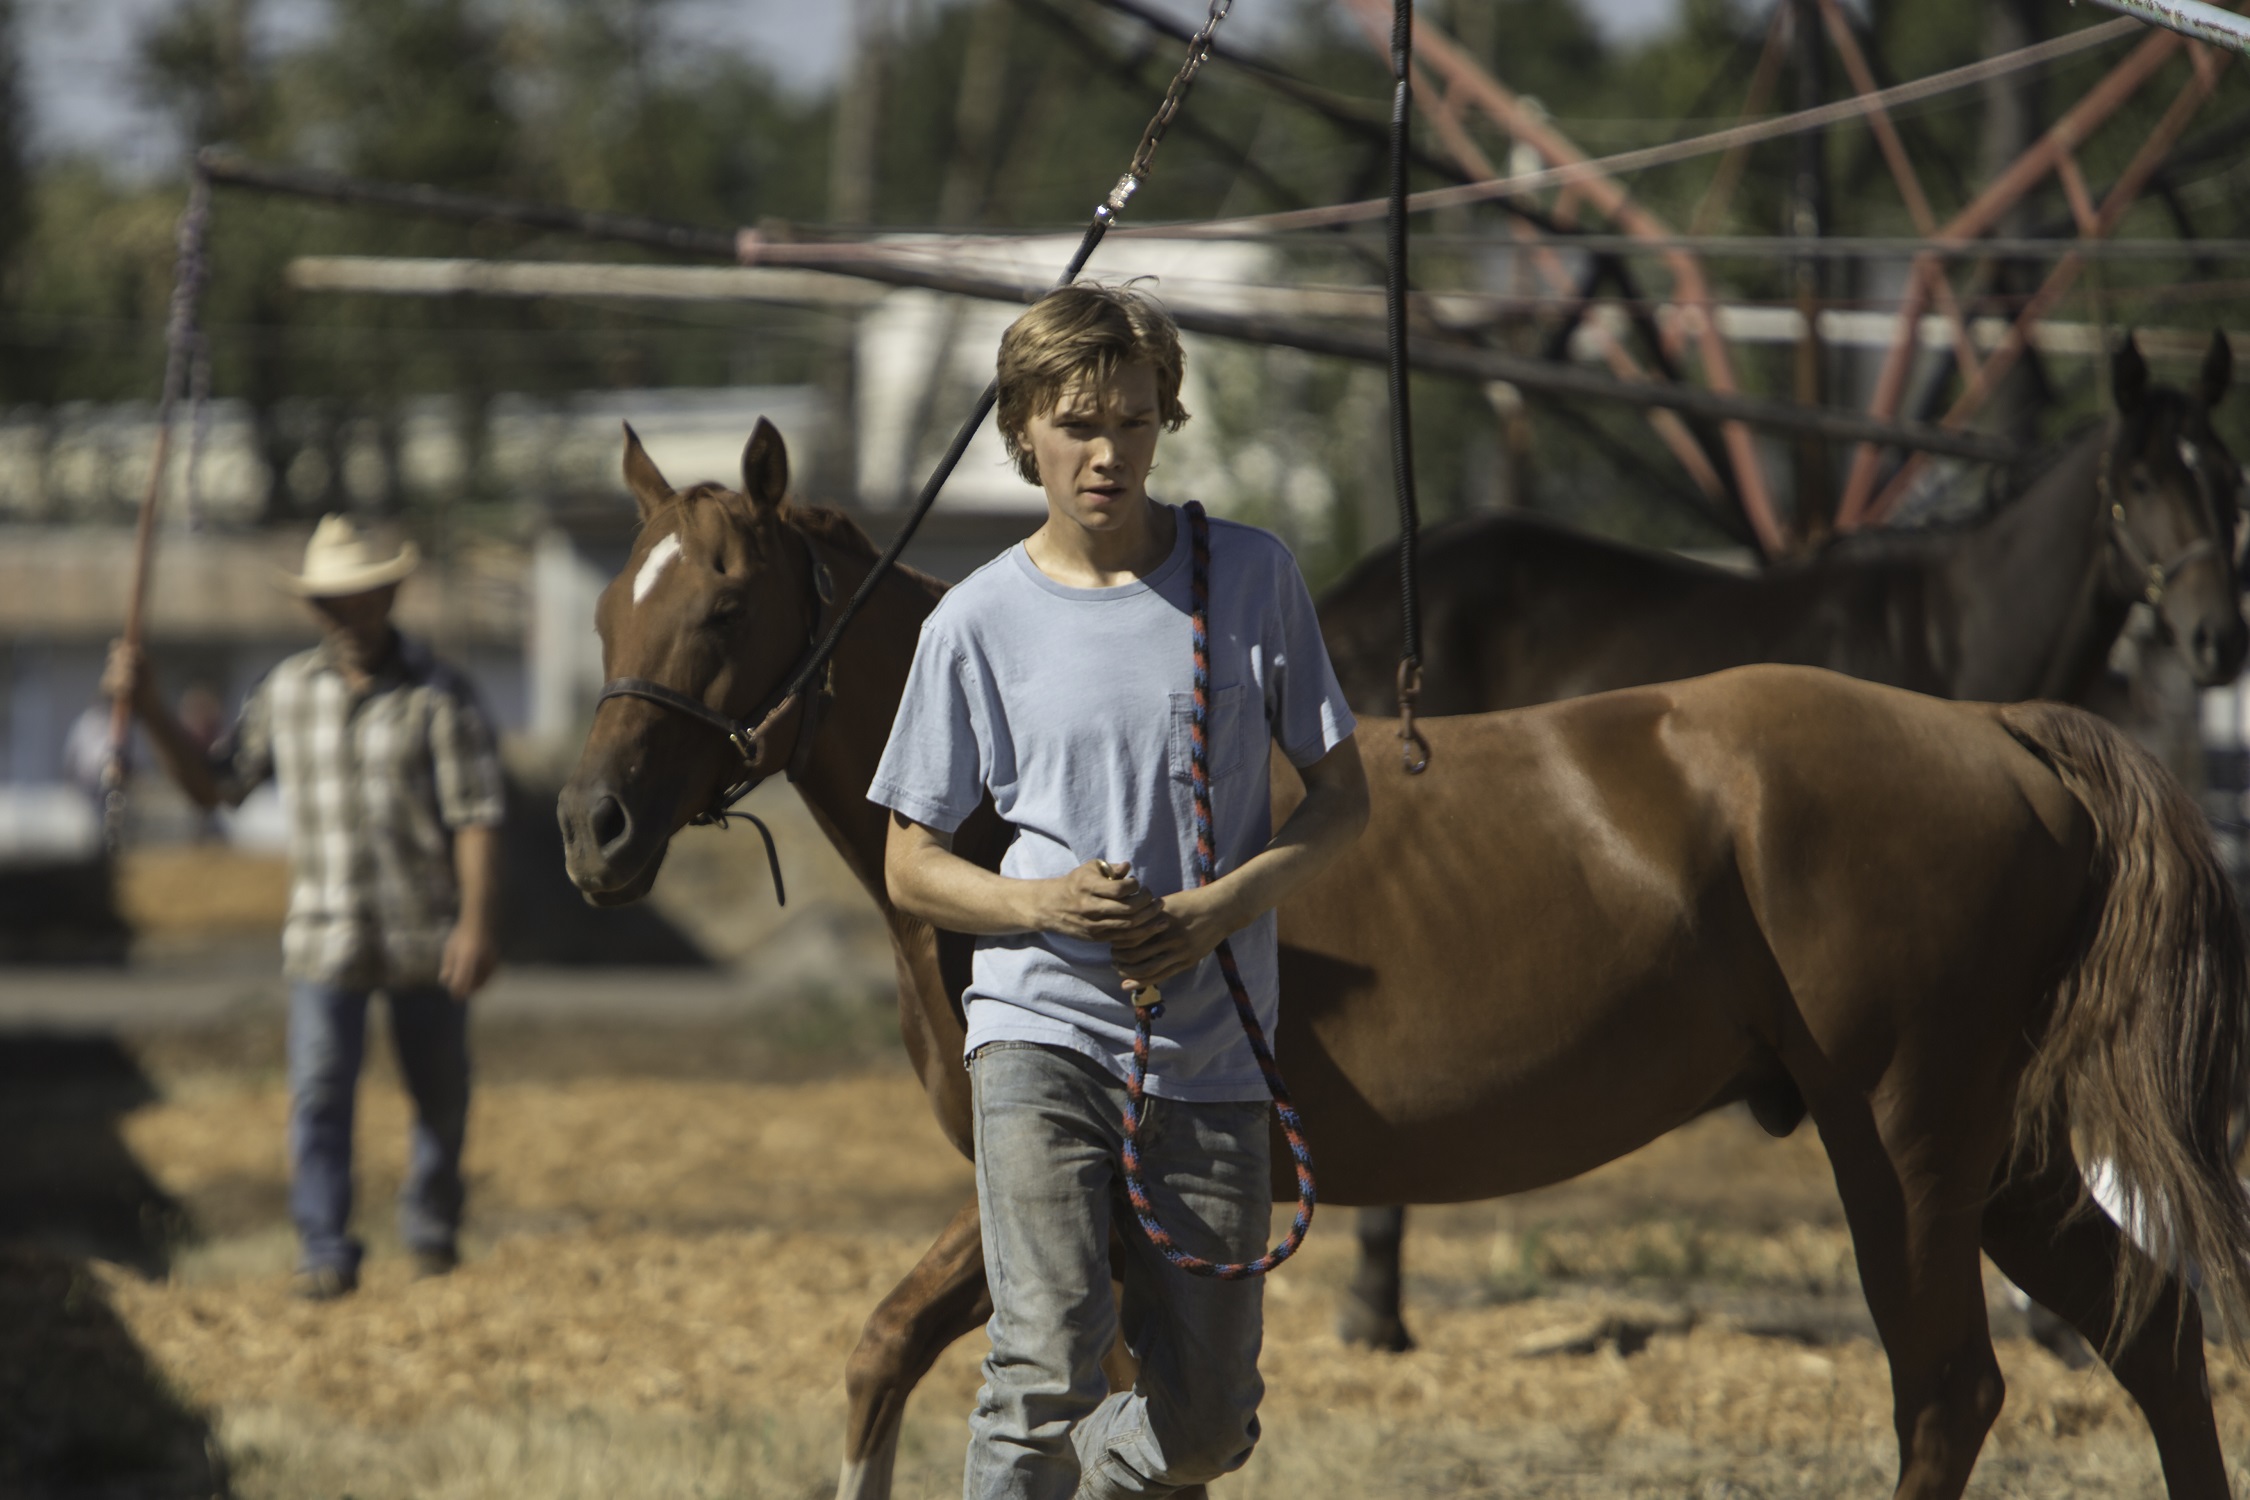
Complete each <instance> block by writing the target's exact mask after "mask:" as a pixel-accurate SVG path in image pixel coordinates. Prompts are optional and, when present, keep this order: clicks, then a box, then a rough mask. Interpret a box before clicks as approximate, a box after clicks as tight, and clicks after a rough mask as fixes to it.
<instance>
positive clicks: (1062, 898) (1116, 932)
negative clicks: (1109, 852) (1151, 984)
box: [1033, 859, 1164, 944]
mask: <svg viewBox="0 0 2250 1500" xmlns="http://www.w3.org/2000/svg"><path fill="white" fill-rule="evenodd" d="M1163 915H1164V908H1163V907H1162V906H1161V905H1160V904H1159V903H1158V902H1157V899H1156V898H1155V897H1154V896H1151V895H1150V894H1149V893H1148V892H1147V891H1144V890H1142V889H1141V883H1140V882H1139V881H1137V880H1135V879H1133V878H1132V875H1131V869H1130V866H1127V865H1125V864H1114V865H1112V864H1107V863H1104V862H1103V861H1101V860H1098V859H1090V860H1088V861H1086V863H1084V864H1082V865H1080V866H1079V867H1078V868H1077V869H1075V870H1073V871H1071V872H1070V873H1069V874H1068V875H1063V876H1059V877H1057V878H1056V879H1053V880H1043V881H1040V882H1039V883H1038V886H1037V897H1036V901H1035V904H1034V911H1033V925H1034V926H1036V927H1037V928H1038V930H1039V931H1041V932H1053V933H1058V934H1060V935H1061V936H1063V937H1068V938H1077V939H1079V940H1080V941H1082V942H1089V943H1110V944H1116V943H1119V942H1135V941H1139V940H1140V938H1141V936H1142V934H1144V933H1145V932H1147V931H1148V929H1149V928H1150V926H1151V925H1152V924H1154V923H1156V922H1159V921H1161V920H1162V919H1163Z"/></svg>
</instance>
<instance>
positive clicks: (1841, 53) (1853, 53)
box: [1820, 0, 1977, 370]
mask: <svg viewBox="0 0 2250 1500" xmlns="http://www.w3.org/2000/svg"><path fill="white" fill-rule="evenodd" d="M1820 17H1821V20H1822V22H1823V23H1824V24H1825V25H1826V27H1827V30H1828V38H1829V40H1830V41H1831V42H1832V43H1833V44H1834V45H1835V48H1836V55H1837V56H1838V57H1839V58H1841V59H1842V60H1843V64H1844V72H1845V74H1846V75H1847V76H1849V77H1850V79H1851V81H1852V88H1853V90H1854V91H1855V92H1857V93H1858V95H1859V96H1860V97H1861V98H1862V99H1873V98H1874V97H1875V96H1876V95H1877V94H1880V93H1881V92H1882V86H1881V85H1880V84H1878V83H1877V82H1876V81H1875V70H1874V69H1873V68H1871V67H1869V66H1868V65H1867V56H1866V54H1865V53H1863V52H1862V51H1861V50H1860V46H1859V38H1858V37H1857V36H1855V35H1853V34H1852V23H1851V19H1850V18H1849V17H1848V16H1846V15H1845V14H1844V8H1843V6H1842V5H1840V4H1838V3H1837V0H1820ZM1867 124H1868V128H1869V129H1871V130H1872V131H1874V133H1875V141H1876V144H1877V145H1878V146H1880V147H1881V148H1882V152H1883V160H1884V162H1885V164H1887V165H1888V166H1889V167H1890V169H1891V178H1892V180H1893V181H1894V182H1896V183H1897V184H1898V195H1899V198H1900V199H1901V201H1903V202H1904V203H1905V204H1906V212H1907V216H1908V217H1909V218H1911V219H1913V221H1914V228H1915V230H1916V231H1917V232H1918V233H1920V234H1922V235H1924V236H1928V235H1931V234H1934V233H1936V232H1937V227H1938V226H1937V214H1936V212H1935V211H1933V210H1932V209H1931V207H1930V199H1929V195H1928V194H1927V193H1925V192H1923V191H1922V177H1921V174H1920V173H1918V172H1916V171H1915V170H1914V162H1913V159H1912V158H1911V157H1909V156H1908V155H1907V154H1906V142H1905V141H1903V140H1901V139H1900V138H1899V133H1898V127H1897V126H1895V125H1893V124H1892V123H1891V115H1890V111H1889V110H1887V109H1884V108H1883V107H1882V106H1881V105H1880V104H1876V105H1874V106H1873V107H1872V109H1871V110H1870V112H1869V114H1868V116H1867ZM1937 297H1938V311H1940V312H1942V313H1944V314H1945V317H1946V321H1947V322H1948V323H1949V324H1951V325H1952V329H1953V351H1954V353H1955V355H1956V356H1957V357H1958V358H1959V359H1960V361H1961V368H1962V369H1964V370H1971V369H1974V368H1976V365H1977V357H1976V346H1975V345H1974V344H1972V343H1970V342H1969V320H1968V316H1967V314H1966V313H1965V312H1964V311H1963V310H1962V307H1961V300H1960V298H1958V297H1956V296H1954V294H1953V283H1952V282H1951V281H1948V280H1947V279H1946V278H1944V277H1942V276H1941V277H1939V278H1938V281H1937Z"/></svg>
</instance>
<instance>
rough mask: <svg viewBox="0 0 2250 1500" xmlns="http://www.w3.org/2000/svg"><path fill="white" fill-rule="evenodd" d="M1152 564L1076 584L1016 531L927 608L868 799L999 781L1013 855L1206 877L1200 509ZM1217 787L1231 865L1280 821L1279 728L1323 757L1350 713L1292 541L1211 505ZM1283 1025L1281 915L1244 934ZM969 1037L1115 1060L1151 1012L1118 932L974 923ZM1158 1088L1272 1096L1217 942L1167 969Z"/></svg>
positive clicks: (1307, 754) (1249, 982)
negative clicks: (1197, 671)
mask: <svg viewBox="0 0 2250 1500" xmlns="http://www.w3.org/2000/svg"><path fill="white" fill-rule="evenodd" d="M1173 516H1174V520H1175V522H1176V525H1175V527H1174V531H1175V536H1174V540H1173V545H1172V552H1171V555H1170V556H1169V557H1167V558H1166V559H1165V561H1164V563H1163V564H1162V565H1161V566H1160V567H1158V568H1157V569H1156V570H1155V571H1154V572H1152V573H1150V574H1149V575H1148V576H1147V577H1145V578H1142V579H1139V580H1137V581H1136V582H1133V583H1127V584H1121V585H1119V586H1117V587H1115V588H1103V589H1082V588H1070V587H1068V586H1066V585H1064V584H1060V583H1057V582H1055V581H1054V580H1053V579H1051V578H1049V577H1048V576H1047V575H1046V574H1044V573H1042V572H1040V571H1039V569H1038V567H1037V565H1035V564H1034V563H1033V562H1032V561H1031V558H1030V556H1029V555H1028V554H1027V553H1026V552H1025V551H1024V549H1023V547H1022V546H1021V545H1020V544H1019V545H1017V546H1015V547H1011V548H1010V549H1009V550H1008V551H1007V552H1005V553H1003V554H1002V555H1001V556H999V557H997V558H995V559H994V560H993V561H991V562H989V563H987V564H985V565H984V566H983V567H982V568H980V569H978V570H977V571H976V572H975V573H974V574H972V575H970V576H969V577H968V578H966V579H964V580H963V581H962V582H961V583H960V584H958V585H956V586H955V587H954V588H953V589H952V590H951V591H950V592H948V593H947V594H946V596H945V597H944V599H942V600H941V601H939V603H938V607H937V608H936V610H934V611H933V612H932V613H931V615H930V617H929V619H928V620H926V621H924V622H923V625H922V638H921V641H920V643H919V644H918V645H917V646H916V648H915V652H914V668H913V671H912V673H911V674H910V675H909V676H908V678H907V681H906V693H905V696H904V698H903V699H902V700H901V701H900V703H899V710H898V718H897V720H896V721H895V722H894V723H893V724H892V725H891V739H890V744H889V745H888V746H886V747H885V749H884V751H883V760H882V764H881V765H880V766H878V767H877V768H876V772H875V781H874V785H873V786H871V787H870V788H869V790H868V797H869V799H870V800H872V801H874V802H877V803H880V804H881V805H883V806H885V807H889V808H892V809H895V810H896V811H898V812H899V813H902V814H904V815H905V816H906V817H908V818H911V819H913V820H914V821H915V822H917V823H921V824H924V825H926V826H928V827H930V828H934V829H936V830H938V831H939V832H941V833H950V832H952V831H953V830H954V829H955V828H958V827H959V826H960V824H961V821H962V820H963V819H964V818H966V817H968V815H969V814H970V813H972V812H974V811H975V810H976V806H977V803H978V802H979V800H981V799H982V797H983V796H984V794H985V792H987V791H990V792H991V793H992V800H993V803H994V805H995V806H996V807H997V808H998V810H999V813H1000V816H1001V818H1002V819H1004V820H1005V821H1006V822H1007V823H1008V824H1009V826H1010V827H1012V828H1013V829H1014V830H1015V835H1016V836H1015V841H1014V842H1013V843H1011V844H1010V845H1009V846H1008V850H1007V853H1006V854H1005V855H1004V856H1003V857H1002V859H1001V862H1000V873H1002V874H1003V875H1010V876H1015V877H1019V878H1023V879H1046V878H1050V877H1053V876H1057V875H1063V874H1067V873H1068V872H1070V871H1071V870H1074V869H1076V868H1077V867H1078V866H1080V865H1082V864H1084V863H1085V862H1086V861H1087V860H1089V859H1106V860H1111V861H1115V860H1121V859H1122V860H1130V861H1131V862H1132V866H1133V873H1134V875H1135V876H1137V877H1138V878H1139V880H1140V881H1141V883H1142V885H1143V886H1145V887H1146V888H1147V889H1149V890H1151V891H1154V892H1156V893H1157V894H1159V895H1168V894H1171V893H1172V892H1175V891H1178V890H1180V889H1182V888H1183V887H1184V886H1186V885H1187V884H1188V883H1189V880H1190V873H1189V872H1190V871H1191V869H1192V865H1191V863H1190V861H1191V859H1192V857H1193V852H1194V842H1193V840H1194V834H1193V823H1192V801H1191V794H1190V789H1189V760H1188V756H1189V721H1190V717H1191V708H1192V705H1193V702H1194V697H1193V688H1194V648H1193V643H1192V641H1191V640H1190V638H1189V629H1188V608H1189V584H1190V572H1189V545H1188V541H1189V527H1188V519H1187V517H1186V515H1185V514H1183V513H1181V512H1179V511H1177V510H1175V511H1174V512H1173ZM1210 630H1211V683H1212V705H1211V717H1210V724H1209V726H1208V734H1209V740H1210V767H1211V803H1212V819H1213V822H1214V825H1215V827H1214V832H1215V834H1216V835H1217V842H1216V848H1217V873H1218V874H1220V875H1224V874H1226V873H1227V872H1228V871H1229V870H1232V869H1234V868H1236V867H1237V866H1239V865H1240V864H1241V863H1242V862H1243V861H1244V860H1247V859H1249V858H1251V857H1252V856H1254V855H1256V854H1257V853H1258V852H1259V851H1260V850H1262V849H1264V848H1265V846H1266V844H1267V843H1268V841H1269V840H1270V839H1271V838H1272V836H1273V817H1272V811H1271V808H1270V807H1269V805H1268V780H1269V777H1268V767H1267V750H1268V746H1269V745H1270V744H1273V743H1278V744H1279V745H1280V746H1281V750H1282V753H1283V754H1285V755H1287V756H1288V757H1289V759H1290V760H1291V761H1292V762H1293V763H1294V764H1296V765H1300V766H1309V765H1311V764H1312V763H1313V762H1314V761H1316V760H1318V759H1320V758H1321V757H1322V756H1323V755H1326V754H1327V753H1328V752H1329V751H1330V750H1333V749H1334V748H1335V747H1336V746H1338V745H1339V744H1341V743H1343V741H1344V740H1345V739H1346V738H1348V737H1349V736H1350V734H1351V732H1352V727H1353V719H1352V713H1351V710H1350V709H1349V708H1348V707H1346V706H1345V703H1344V695H1343V692H1342V691H1341V690H1340V689H1339V688H1338V687H1337V685H1336V673H1335V669H1334V668H1332V667H1331V666H1330V665H1329V662H1328V651H1327V648H1326V647H1325V646H1324V645H1323V644H1322V643H1321V638H1320V626H1319V622H1318V621H1317V620H1316V619H1315V618H1314V615H1313V607H1312V600H1311V598H1310V597H1308V596H1307V594H1306V592H1305V581H1304V578H1303V577H1302V576H1301V575H1300V574H1299V573H1298V571H1297V563H1296V559H1295V558H1293V557H1291V556H1290V555H1289V549H1288V548H1286V547H1284V546H1283V545H1282V543H1281V541H1280V539H1279V538H1277V537H1275V536H1273V535H1272V534H1271V533H1269V532H1264V531H1260V530H1259V529H1257V528H1256V527H1254V526H1241V525H1237V524H1235V523H1233V522H1229V521H1220V520H1213V521H1212V522H1211V618H1210ZM1232 941H1233V947H1234V955H1235V959H1236V962H1237V963H1238V964H1239V965H1240V967H1241V970H1242V978H1243V981H1244V983H1245V984H1246V986H1247V987H1248V989H1249V992H1250V997H1251V1000H1252V1002H1253V1004H1254V1005H1255V1007H1256V1009H1257V1013H1258V1021H1259V1024H1260V1025H1262V1026H1263V1027H1265V1030H1266V1035H1267V1036H1268V1037H1272V1036H1273V1035H1274V1023H1275V1016H1276V1011H1277V1009H1278V1001H1277V995H1278V989H1279V986H1278V983H1277V980H1276V972H1275V971H1276V968H1277V961H1276V955H1275V951H1274V917H1273V913H1272V912H1270V911H1269V912H1267V913H1265V914H1264V915H1263V916H1261V917H1259V918H1258V920H1257V921H1255V922H1253V923H1251V924H1250V925H1249V926H1248V927H1246V928H1244V929H1242V930H1241V931H1240V932H1237V933H1235V934H1234V937H1233V939H1232ZM968 1027H969V1034H968V1045H967V1050H968V1051H970V1052H974V1051H975V1050H976V1049H977V1048H979V1047H981V1046H984V1045H985V1044H986V1043H988V1042H997V1041H1024V1042H1039V1043H1045V1044H1047V1045H1050V1046H1057V1047H1067V1048H1070V1049H1071V1050H1073V1051H1076V1052H1080V1053H1083V1054H1084V1055H1086V1056H1088V1057H1091V1058H1093V1059H1095V1060H1096V1061H1098V1062H1100V1063H1102V1064H1103V1065H1104V1066H1106V1067H1108V1068H1109V1069H1110V1070H1111V1071H1112V1072H1114V1073H1115V1074H1116V1075H1117V1076H1118V1077H1120V1078H1123V1077H1125V1076H1127V1073H1128V1071H1129V1070H1130V1068H1131V1066H1132V1056H1133V1011H1132V1007H1131V1005H1130V1004H1129V1003H1128V1002H1127V1001H1126V999H1125V989H1124V985H1123V984H1122V982H1121V981H1120V980H1119V979H1118V977H1117V971H1116V970H1115V969H1114V968H1112V967H1111V966H1110V957H1109V946H1108V945H1107V944H1106V943H1087V942H1079V941H1076V940H1074V939H1070V938H1065V937H1059V936H1057V935H1055V934H1053V933H1026V934H1021V935H1017V936H1013V937H984V938H979V939H977V946H976V960H975V967H974V971H973V975H972V978H971V980H970V984H969V992H968ZM1148 1091H1149V1092H1150V1093H1151V1094H1155V1095H1159V1096H1161V1097H1164V1098H1169V1099H1187V1100H1240V1099H1263V1098H1264V1097H1265V1096H1266V1086H1265V1079H1264V1077H1263V1075H1261V1074H1260V1073H1259V1071H1258V1065H1257V1062H1256V1061H1255V1059H1253V1058H1252V1057H1251V1055H1250V1048H1249V1045H1248V1043H1247V1042H1246V1041H1245V1040H1244V1038H1243V1035H1242V1025H1241V1022H1240V1021H1239V1020H1238V1019H1237V1018H1236V1016H1235V1012H1234V1004H1233V1002H1232V1001H1231V1000H1230V999H1229V998H1228V997H1227V990H1226V980H1225V978H1224V977H1223V976H1222V975H1221V974H1220V972H1219V965H1218V961H1217V959H1216V958H1208V959H1205V960H1204V961H1203V962H1202V963H1201V964H1199V965H1197V966H1196V968H1195V969H1193V970H1192V971H1190V972H1189V973H1187V974H1183V975H1180V976H1179V977H1177V978H1175V979H1173V980H1172V981H1170V982H1169V983H1167V984H1166V985H1165V986H1164V1015H1163V1017H1162V1019H1160V1020H1159V1021H1158V1022H1157V1024H1156V1035H1155V1043H1154V1045H1153V1047H1152V1048H1151V1051H1150V1054H1149V1072H1148Z"/></svg>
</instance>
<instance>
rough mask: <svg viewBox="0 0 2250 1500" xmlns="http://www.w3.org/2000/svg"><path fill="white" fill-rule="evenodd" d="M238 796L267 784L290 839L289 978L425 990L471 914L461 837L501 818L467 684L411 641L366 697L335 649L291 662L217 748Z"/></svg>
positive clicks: (403, 643)
mask: <svg viewBox="0 0 2250 1500" xmlns="http://www.w3.org/2000/svg"><path fill="white" fill-rule="evenodd" d="M213 755H214V759H215V762H216V764H215V766H214V769H215V770H216V771H217V773H218V776H219V784H220V788H221V790H222V791H223V792H224V793H225V794H226V795H227V797H228V800H230V801H236V802H239V801H240V800H241V799H242V798H243V797H244V796H246V795H247V794H248V793H249V792H250V790H251V789H252V788H253V787H255V786H257V785H258V784H259V783H260V782H263V781H265V780H266V779H267V778H269V777H270V778H272V779H273V780H274V781H275V782H276V783H277V785H278V786H279V788H280V792H281V802H282V808H283V812H284V814H285V816H286V818H287V822H288V829H289V863H290V883H289V916H288V920H287V923H286V924H285V925H284V927H283V929H282V937H281V952H282V971H283V972H284V973H285V974H287V975H288V976H289V977H290V978H292V979H310V980H319V981H324V982H328V983H335V984H352V985H364V986H367V987H370V988H372V987H377V986H381V985H390V984H398V985H405V984H427V983H430V982H432V981H434V980H435V979H436V978H437V973H438V960H439V957H440V955H441V954H442V953H443V952H444V949H445V940H446V938H447V936H448V935H449V934H450V933H451V932H452V930H453V923H454V919H455V918H456V916H457V915H458V914H459V911H460V890H459V886H458V884H457V882H456V880H455V877H454V871H453V830H454V829H457V828H462V827H467V826H470V825H480V824H481V825H493V824H497V823H498V822H499V821H500V817H501V810H502V806H503V802H504V791H503V787H502V782H501V776H500V758H499V755H498V753H497V752H496V751H495V749H494V746H493V737H492V730H491V726H490V725H489V724H488V723H487V722H486V719H485V716H484V712H483V710H482V709H481V708H479V707H478V705H477V701H476V695H475V693H474V691H473V690H472V689H471V688H470V686H469V683H468V681H467V679H466V678H464V677H462V675H461V674H460V673H458V672H456V671H455V670H454V669H453V668H451V667H449V666H447V665H446V664H445V663H443V662H441V661H438V660H437V659H436V658H435V657H433V656H432V655H431V654H430V652H429V650H428V648H427V647H425V646H423V645H422V644H421V643H420V642H418V641H413V640H410V639H408V638H406V637H404V636H400V637H398V638H397V645H396V649H394V650H393V651H392V652H391V654H390V657H389V659H388V660H387V661H386V662H385V663H384V664H383V666H382V667H381V668H380V669H379V670H378V671H377V673H376V675H375V680H374V681H373V683H372V684H370V686H369V687H368V689H367V691H366V692H365V693H364V694H354V693H353V692H352V690H351V688H350V687H349V686H347V685H346V683H345V681H344V675H343V673H342V672H341V671H340V670H339V669H338V668H337V666H336V664H335V661H334V659H333V658H332V657H331V655H330V653H329V651H328V648H327V647H325V646H320V647H316V648H314V649H313V650H310V651H305V652H301V653H299V654H298V655H296V656H292V657H290V658H289V659H288V660H287V661H284V662H282V663H281V664H280V665H279V666H277V667H275V668H274V669H273V671H272V672H270V673H268V674H267V675H266V678H265V680H264V681H263V682H261V683H259V684H258V686H257V687H256V688H255V689H254V690H253V691H252V692H251V694H250V698H249V701H247V702H246V703H244V704H243V706H242V716H241V718H240V719H239V720H237V721H236V724H235V727H234V732H233V733H232V734H231V735H230V736H229V737H228V738H227V739H226V740H224V741H222V742H221V743H220V744H219V745H218V746H217V747H216V749H215V750H214V752H213Z"/></svg>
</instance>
